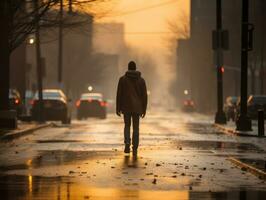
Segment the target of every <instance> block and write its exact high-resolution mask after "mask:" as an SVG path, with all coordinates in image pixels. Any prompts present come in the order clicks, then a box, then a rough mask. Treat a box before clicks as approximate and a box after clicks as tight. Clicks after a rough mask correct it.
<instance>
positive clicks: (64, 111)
mask: <svg viewBox="0 0 266 200" xmlns="http://www.w3.org/2000/svg"><path fill="white" fill-rule="evenodd" d="M42 94H43V117H44V119H45V120H49V121H61V122H62V123H63V124H70V123H71V113H70V108H69V106H68V102H69V100H68V99H67V97H66V95H65V94H64V93H63V92H62V90H58V89H45V90H43V92H42ZM39 105H40V101H39V95H38V92H37V93H36V94H35V95H34V98H33V100H32V108H31V115H32V118H33V119H34V120H36V119H38V118H39V116H40V107H39Z"/></svg>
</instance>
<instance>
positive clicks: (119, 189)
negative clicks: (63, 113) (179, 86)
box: [0, 112, 266, 200]
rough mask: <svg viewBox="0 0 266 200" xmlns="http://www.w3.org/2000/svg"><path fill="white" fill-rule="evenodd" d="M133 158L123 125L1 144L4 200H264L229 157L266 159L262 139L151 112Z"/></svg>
mask: <svg viewBox="0 0 266 200" xmlns="http://www.w3.org/2000/svg"><path fill="white" fill-rule="evenodd" d="M140 132H141V133H140V147H139V152H138V156H137V157H133V156H132V154H130V155H127V154H124V153H123V148H124V145H123V121H122V118H118V117H116V116H114V115H109V116H108V118H107V119H106V120H100V119H87V120H83V121H76V120H74V121H73V122H72V125H71V126H62V125H61V124H55V125H54V126H53V127H51V128H46V129H42V130H39V131H36V132H34V133H33V134H31V135H27V136H23V137H20V138H17V139H15V140H12V141H1V145H0V151H1V154H0V163H1V164H0V173H1V176H0V185H1V186H0V196H1V199H3V200H5V199H12V200H13V199H14V200H15V199H19V200H23V199H62V200H65V199H66V200H67V199H74V200H79V199H97V200H98V199H99V200H100V199H115V200H122V199H125V200H129V199H145V200H146V199H147V200H148V199H151V200H155V199H167V200H172V199H175V200H177V199H182V200H183V199H184V200H185V199H266V183H265V182H264V180H262V179H259V178H258V177H256V176H254V175H253V174H251V173H249V172H247V171H246V170H243V169H241V168H239V167H237V166H235V165H234V164H233V163H232V162H231V161H230V160H229V158H231V157H233V158H236V159H247V160H248V159H253V160H256V161H258V162H259V161H263V160H265V159H266V153H265V151H266V140H265V138H255V137H238V136H233V135H225V134H223V133H219V132H217V131H216V130H215V128H214V127H213V126H212V117H211V116H204V115H200V114H196V113H195V114H189V113H188V114H181V113H178V112H163V113H162V112H160V114H159V113H150V114H148V115H147V118H145V119H143V120H141V126H140Z"/></svg>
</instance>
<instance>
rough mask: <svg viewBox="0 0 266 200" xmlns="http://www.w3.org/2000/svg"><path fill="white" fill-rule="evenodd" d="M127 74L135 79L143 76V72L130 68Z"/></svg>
mask: <svg viewBox="0 0 266 200" xmlns="http://www.w3.org/2000/svg"><path fill="white" fill-rule="evenodd" d="M125 75H126V77H129V78H134V79H138V78H140V77H141V73H140V72H139V71H135V70H128V71H127V72H126V74H125Z"/></svg>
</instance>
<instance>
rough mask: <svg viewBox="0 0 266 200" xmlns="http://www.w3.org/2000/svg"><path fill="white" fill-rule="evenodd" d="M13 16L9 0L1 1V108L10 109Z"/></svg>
mask: <svg viewBox="0 0 266 200" xmlns="http://www.w3.org/2000/svg"><path fill="white" fill-rule="evenodd" d="M10 24H11V17H10V16H9V0H1V2H0V27H1V31H0V49H1V53H0V67H1V73H0V110H8V109H9V97H8V96H9V79H10V77H9V76H10V69H9V55H10V50H9V30H10Z"/></svg>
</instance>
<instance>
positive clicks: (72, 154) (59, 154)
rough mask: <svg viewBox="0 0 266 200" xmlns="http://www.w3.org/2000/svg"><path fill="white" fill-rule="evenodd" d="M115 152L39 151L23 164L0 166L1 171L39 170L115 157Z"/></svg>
mask: <svg viewBox="0 0 266 200" xmlns="http://www.w3.org/2000/svg"><path fill="white" fill-rule="evenodd" d="M117 154H118V152H116V151H97V152H96V151H62V150H58V151H39V154H38V156H36V157H34V158H33V159H32V160H31V159H30V160H27V161H26V162H25V163H24V164H18V165H11V166H10V165H9V166H1V167H0V170H1V171H8V170H19V169H29V168H39V167H45V166H60V165H66V164H71V163H73V162H74V163H75V162H79V161H84V160H89V159H94V158H97V157H99V156H108V157H109V158H112V157H113V156H116V155H117Z"/></svg>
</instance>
